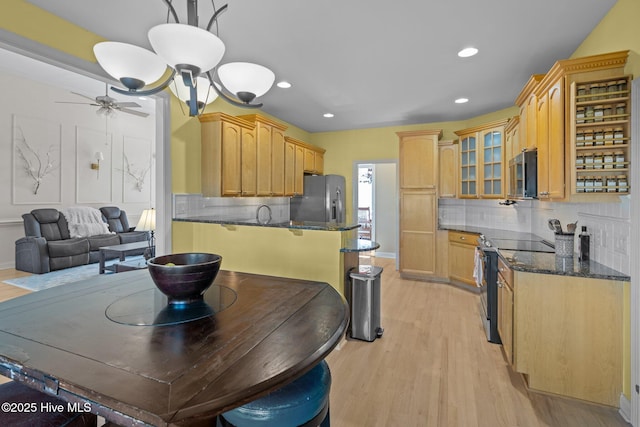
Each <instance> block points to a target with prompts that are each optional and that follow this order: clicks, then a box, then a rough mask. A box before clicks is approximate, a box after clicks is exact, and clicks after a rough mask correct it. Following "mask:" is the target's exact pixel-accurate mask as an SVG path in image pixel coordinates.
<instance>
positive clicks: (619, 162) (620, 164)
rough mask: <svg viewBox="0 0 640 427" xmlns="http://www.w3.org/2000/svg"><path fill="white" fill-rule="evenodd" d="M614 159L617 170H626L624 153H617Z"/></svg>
mask: <svg viewBox="0 0 640 427" xmlns="http://www.w3.org/2000/svg"><path fill="white" fill-rule="evenodd" d="M613 158H614V160H615V163H616V169H623V168H624V166H625V165H624V151H616V152H614V153H613Z"/></svg>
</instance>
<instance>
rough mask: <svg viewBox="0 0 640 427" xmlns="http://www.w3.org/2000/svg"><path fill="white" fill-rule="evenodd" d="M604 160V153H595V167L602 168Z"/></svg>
mask: <svg viewBox="0 0 640 427" xmlns="http://www.w3.org/2000/svg"><path fill="white" fill-rule="evenodd" d="M603 161H604V156H603V155H602V153H595V154H594V155H593V168H594V169H602V163H603Z"/></svg>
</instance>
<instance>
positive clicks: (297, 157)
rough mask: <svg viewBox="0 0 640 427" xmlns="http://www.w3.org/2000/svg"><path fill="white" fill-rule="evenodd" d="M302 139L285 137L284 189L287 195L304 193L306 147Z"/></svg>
mask: <svg viewBox="0 0 640 427" xmlns="http://www.w3.org/2000/svg"><path fill="white" fill-rule="evenodd" d="M300 142H301V141H298V140H297V139H294V138H291V137H288V136H285V137H284V177H285V180H284V191H285V194H284V195H285V196H299V195H302V194H304V147H303V146H302V145H301V144H300Z"/></svg>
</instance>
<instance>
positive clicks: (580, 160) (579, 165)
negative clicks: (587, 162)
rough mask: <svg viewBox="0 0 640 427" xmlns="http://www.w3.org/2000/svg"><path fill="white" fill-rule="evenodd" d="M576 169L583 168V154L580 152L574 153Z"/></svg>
mask: <svg viewBox="0 0 640 427" xmlns="http://www.w3.org/2000/svg"><path fill="white" fill-rule="evenodd" d="M576 169H584V154H582V153H578V154H577V155H576Z"/></svg>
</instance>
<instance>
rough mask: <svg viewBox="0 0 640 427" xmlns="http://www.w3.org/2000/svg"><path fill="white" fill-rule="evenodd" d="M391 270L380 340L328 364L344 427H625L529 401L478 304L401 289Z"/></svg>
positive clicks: (448, 293)
mask: <svg viewBox="0 0 640 427" xmlns="http://www.w3.org/2000/svg"><path fill="white" fill-rule="evenodd" d="M361 263H371V264H375V265H380V266H381V267H383V268H384V271H383V273H382V282H381V283H382V286H381V298H382V299H381V301H382V327H383V328H384V335H383V337H382V338H381V339H378V340H376V341H374V342H373V343H368V342H364V341H358V340H351V339H349V340H347V341H346V342H344V343H343V344H342V345H341V346H339V348H338V349H336V350H334V351H333V352H332V353H331V354H330V355H329V357H328V358H327V360H328V362H329V365H330V367H331V372H332V377H333V383H332V387H331V422H332V425H334V426H338V427H364V426H366V427H376V426H379V427H388V426H403V427H411V426H415V427H425V426H436V427H448V426H451V427H501V426H504V427H515V426H522V427H538V426H550V427H556V426H557V427H574V426H575V427H596V426H602V427H605V426H606V427H617V426H620V427H623V426H627V427H628V426H629V424H627V423H626V422H625V421H624V420H623V418H622V417H621V416H620V415H619V414H618V412H617V409H615V408H609V407H603V406H599V405H592V404H588V403H585V402H581V401H576V400H573V399H566V398H561V397H556V396H549V395H542V394H539V393H535V392H530V391H528V390H527V389H526V388H525V386H524V382H523V380H522V378H521V377H520V375H519V374H515V373H513V372H512V371H511V369H510V368H509V366H508V364H507V362H506V361H505V359H504V357H503V355H502V351H501V346H499V345H496V344H491V343H489V342H487V340H486V335H485V334H484V330H483V329H482V325H481V322H480V317H479V314H478V310H479V308H478V301H479V300H478V298H479V297H478V295H477V294H474V293H472V292H469V291H466V290H464V289H460V288H457V287H454V286H451V285H446V284H438V283H428V282H418V281H410V280H403V279H401V278H400V276H399V274H398V272H397V271H395V265H394V261H393V260H388V259H382V258H371V259H370V260H369V259H361Z"/></svg>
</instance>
